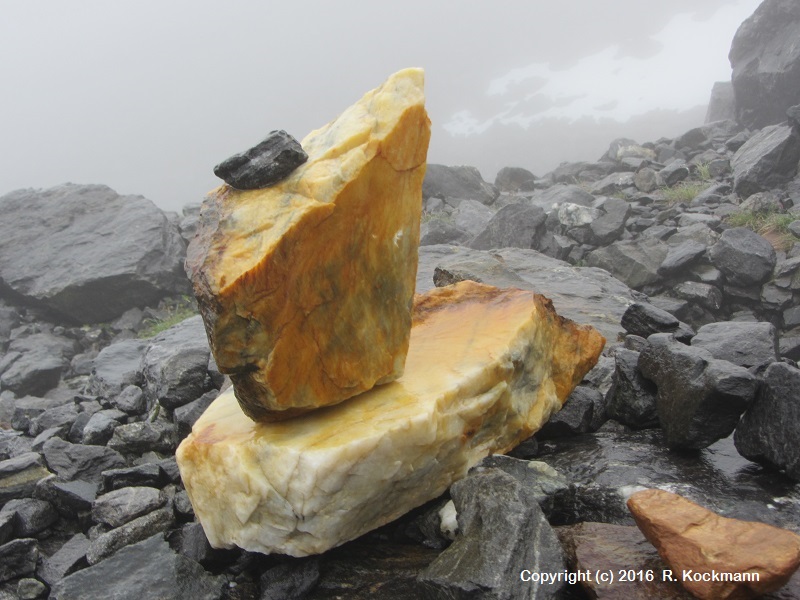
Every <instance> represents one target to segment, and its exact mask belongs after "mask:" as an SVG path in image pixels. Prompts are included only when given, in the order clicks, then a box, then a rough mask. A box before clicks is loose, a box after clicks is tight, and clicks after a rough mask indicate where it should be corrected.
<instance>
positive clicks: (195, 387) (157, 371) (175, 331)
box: [142, 315, 211, 410]
mask: <svg viewBox="0 0 800 600" xmlns="http://www.w3.org/2000/svg"><path fill="white" fill-rule="evenodd" d="M210 355H211V350H210V348H209V346H208V338H207V337H206V330H205V327H204V325H203V319H202V318H201V317H200V315H196V316H194V317H190V318H188V319H186V320H184V321H182V322H181V323H178V324H177V325H175V326H173V327H170V328H169V329H167V330H166V331H163V332H161V333H159V334H158V335H157V336H156V337H154V338H153V339H152V340H151V341H150V345H149V346H148V347H147V350H146V351H145V353H144V357H143V359H142V372H143V374H144V378H145V387H144V393H145V397H146V398H147V400H148V406H152V405H153V404H155V403H156V402H158V403H159V404H161V405H162V406H163V407H164V408H168V409H170V410H172V409H174V408H177V407H179V406H183V405H184V404H188V403H189V402H191V401H192V400H196V399H197V398H199V397H200V396H202V395H203V393H204V392H206V391H207V390H208V389H209V387H210V384H211V380H210V378H209V377H208V359H209V356H210Z"/></svg>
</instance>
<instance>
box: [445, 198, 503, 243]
mask: <svg viewBox="0 0 800 600" xmlns="http://www.w3.org/2000/svg"><path fill="white" fill-rule="evenodd" d="M493 216H494V212H493V211H492V209H491V208H489V207H487V206H485V205H484V204H481V203H480V202H478V201H477V200H468V199H465V200H462V201H461V203H460V204H459V205H458V206H457V207H456V209H455V210H454V211H453V215H452V217H453V222H454V223H455V226H456V227H458V228H459V229H461V230H463V231H466V232H467V233H468V234H470V235H471V236H476V235H478V234H479V233H480V232H481V231H483V230H484V229H485V228H486V226H487V225H488V224H489V221H490V220H491V219H492V217H493Z"/></svg>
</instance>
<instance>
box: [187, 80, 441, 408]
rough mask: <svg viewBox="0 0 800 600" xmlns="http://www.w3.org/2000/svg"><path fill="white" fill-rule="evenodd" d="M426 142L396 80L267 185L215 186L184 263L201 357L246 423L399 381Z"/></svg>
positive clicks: (415, 108) (404, 83)
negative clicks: (202, 340) (201, 329)
mask: <svg viewBox="0 0 800 600" xmlns="http://www.w3.org/2000/svg"><path fill="white" fill-rule="evenodd" d="M429 138H430V121H429V119H428V116H427V113H426V112H425V107H424V95H423V73H422V70H420V69H406V70H404V71H400V72H398V73H396V74H395V75H393V76H391V77H390V78H389V79H388V80H387V81H386V82H385V83H384V84H383V85H382V86H381V87H379V88H377V89H375V90H373V91H371V92H369V93H367V94H366V95H365V96H364V97H363V98H362V99H361V100H360V101H359V102H357V103H356V104H354V105H353V106H351V107H350V108H348V109H347V110H346V111H345V112H344V113H342V114H341V115H340V116H339V117H338V118H337V119H336V120H334V121H333V122H331V123H330V124H328V125H326V126H325V127H323V128H322V129H319V130H316V131H313V132H311V133H310V134H309V135H308V136H306V138H305V139H304V140H303V141H302V147H303V149H304V150H305V151H306V152H307V153H308V161H307V162H306V163H305V164H303V165H301V166H300V167H298V168H297V169H296V170H295V171H293V172H292V173H291V175H289V177H288V178H286V179H285V180H283V181H281V182H280V183H278V184H276V185H275V186H273V187H269V188H266V189H260V190H250V191H239V190H235V189H233V188H231V187H229V186H222V187H220V188H217V189H216V190H214V191H213V192H211V194H210V195H209V196H208V197H207V199H206V200H205V202H204V204H203V208H202V211H201V224H200V226H199V228H198V234H197V236H196V237H195V238H194V240H193V241H192V243H191V244H190V246H189V250H188V252H187V260H186V268H187V272H188V273H189V276H190V277H191V279H192V283H193V286H194V292H195V295H196V296H197V300H198V305H199V307H200V312H201V314H202V315H203V320H204V322H205V326H206V331H207V333H208V337H209V341H210V342H211V347H212V351H213V353H214V357H215V359H216V362H217V365H218V366H219V369H220V371H221V372H222V373H225V374H228V375H230V377H231V380H232V381H233V385H234V389H235V394H236V398H237V399H238V400H239V402H240V403H241V405H242V410H243V411H244V412H245V414H247V415H248V416H249V417H251V418H253V419H256V420H261V421H270V420H280V419H283V418H287V417H292V416H295V415H297V414H300V413H303V412H307V411H309V410H313V409H315V408H318V407H322V406H328V405H332V404H336V403H338V402H341V401H342V400H345V399H346V398H349V397H351V396H355V395H357V394H360V393H362V392H364V391H366V390H369V389H370V388H372V387H373V386H374V385H376V384H380V383H386V382H389V381H393V380H395V379H397V378H398V377H399V376H400V375H401V374H402V372H403V364H404V360H405V356H406V353H407V350H408V340H409V331H410V327H411V305H412V299H413V295H414V279H415V273H416V268H417V248H418V245H419V221H420V214H421V210H422V195H421V194H422V180H423V177H424V175H425V165H426V155H427V149H428V141H429Z"/></svg>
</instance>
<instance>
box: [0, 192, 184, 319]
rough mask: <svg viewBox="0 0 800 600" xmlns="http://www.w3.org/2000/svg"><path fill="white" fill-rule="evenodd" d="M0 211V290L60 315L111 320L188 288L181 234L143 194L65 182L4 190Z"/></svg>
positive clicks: (69, 317) (63, 317)
mask: <svg viewBox="0 0 800 600" xmlns="http://www.w3.org/2000/svg"><path fill="white" fill-rule="evenodd" d="M0 210H2V213H3V219H2V221H0V291H2V293H3V295H4V296H5V295H9V296H10V297H11V298H13V299H14V300H15V301H18V302H25V303H29V304H34V305H36V306H40V307H43V308H45V309H47V310H48V311H49V312H50V313H51V314H52V315H53V316H54V317H55V318H57V319H60V320H63V321H65V322H69V323H78V324H80V323H100V322H103V321H110V320H112V319H114V318H116V317H118V316H120V315H121V314H122V313H124V312H125V311H126V310H128V309H130V308H132V307H134V306H140V307H141V306H145V305H153V304H155V303H156V302H158V300H160V299H161V298H163V297H164V296H167V295H170V294H175V293H185V292H186V291H188V289H189V285H188V280H187V279H186V275H185V274H184V272H183V260H184V258H185V255H186V248H185V243H184V241H183V239H182V238H181V236H180V233H178V230H177V228H176V227H175V225H173V224H172V223H171V222H170V220H169V219H168V218H167V215H165V214H164V213H163V212H162V211H161V210H160V209H159V208H158V207H156V206H155V205H154V204H153V203H152V202H150V200H147V199H146V198H144V197H142V196H120V195H118V194H117V193H116V192H114V191H113V190H112V189H111V188H108V187H106V186H104V185H75V184H64V185H61V186H57V187H54V188H50V189H48V190H31V189H27V190H18V191H16V192H11V193H10V194H6V195H5V196H3V197H2V198H0ZM44 239H46V240H47V243H46V244H42V243H41V240H44Z"/></svg>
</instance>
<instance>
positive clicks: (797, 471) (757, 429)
mask: <svg viewBox="0 0 800 600" xmlns="http://www.w3.org/2000/svg"><path fill="white" fill-rule="evenodd" d="M798 390H800V370H798V369H797V368H795V367H792V366H790V365H787V364H786V363H781V362H776V363H772V364H771V365H770V366H769V367H768V368H767V370H766V371H765V372H764V383H763V384H762V386H761V389H760V390H759V393H758V396H757V397H756V400H755V402H753V404H752V405H751V406H750V407H749V408H748V409H747V412H745V414H744V416H743V417H742V420H741V422H740V423H739V425H738V427H737V428H736V433H735V434H734V441H735V443H736V449H737V450H738V451H739V453H740V454H741V455H742V456H744V457H746V458H748V459H750V460H753V461H755V462H759V463H763V464H766V465H769V466H771V467H774V468H777V469H780V470H782V471H785V472H786V474H787V475H788V476H789V477H791V478H792V479H794V480H795V481H800V402H798V398H797V393H798Z"/></svg>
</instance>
